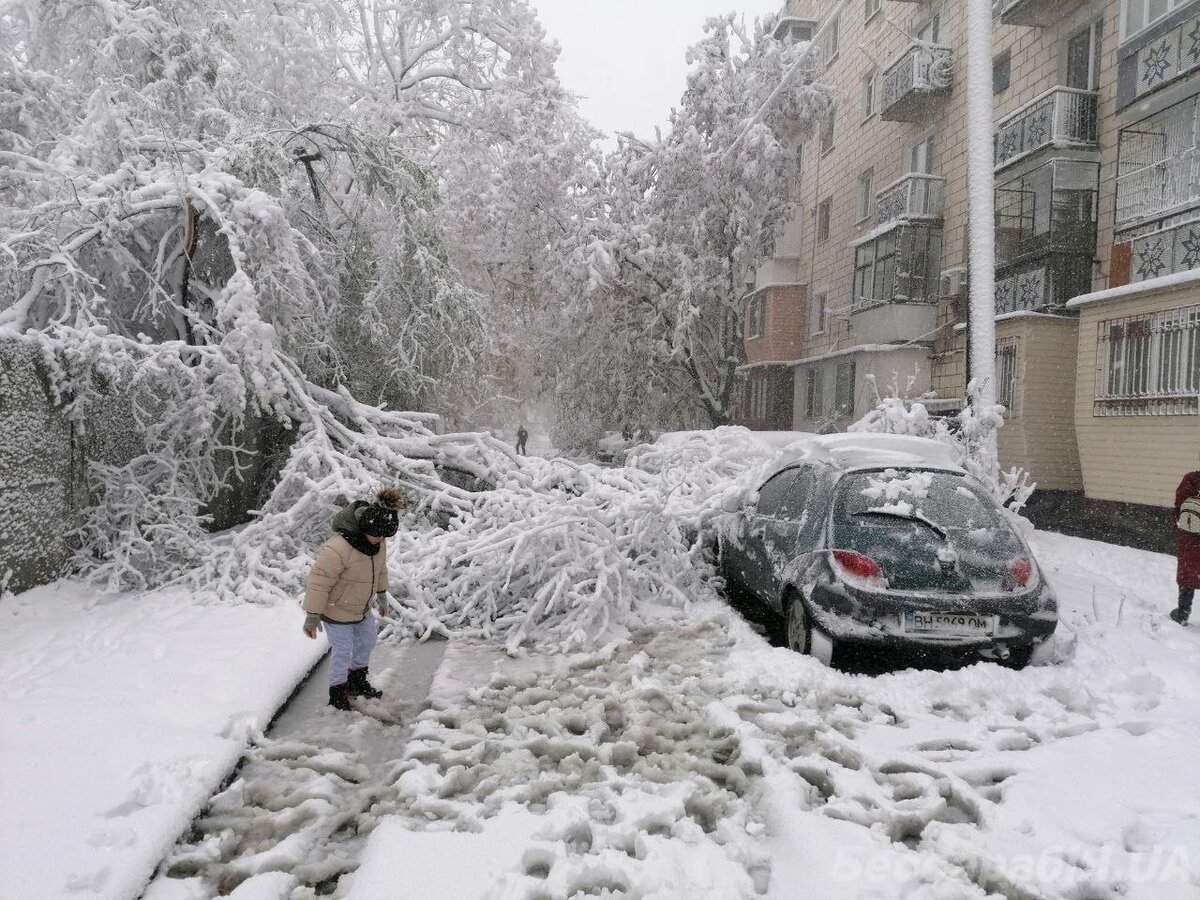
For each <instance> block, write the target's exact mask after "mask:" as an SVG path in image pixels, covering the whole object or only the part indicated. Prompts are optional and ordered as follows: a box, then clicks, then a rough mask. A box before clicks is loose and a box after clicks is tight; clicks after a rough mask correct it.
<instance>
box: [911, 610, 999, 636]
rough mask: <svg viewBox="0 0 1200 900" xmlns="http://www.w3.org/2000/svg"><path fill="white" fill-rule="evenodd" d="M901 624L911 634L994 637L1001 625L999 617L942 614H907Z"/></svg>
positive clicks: (972, 614) (971, 614)
mask: <svg viewBox="0 0 1200 900" xmlns="http://www.w3.org/2000/svg"><path fill="white" fill-rule="evenodd" d="M901 622H903V624H904V630H905V632H906V633H909V634H981V635H993V634H995V633H996V627H997V625H998V624H999V622H998V617H997V616H979V615H975V614H974V613H941V612H906V613H905V614H904V616H903V618H902V619H901Z"/></svg>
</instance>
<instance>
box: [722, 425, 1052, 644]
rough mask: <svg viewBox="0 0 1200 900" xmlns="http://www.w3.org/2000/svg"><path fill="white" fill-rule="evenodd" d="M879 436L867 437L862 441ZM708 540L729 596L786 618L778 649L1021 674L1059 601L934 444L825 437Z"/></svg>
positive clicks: (995, 509) (999, 518)
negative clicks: (854, 650)
mask: <svg viewBox="0 0 1200 900" xmlns="http://www.w3.org/2000/svg"><path fill="white" fill-rule="evenodd" d="M873 439H878V440H873ZM793 455H794V456H795V458H794V459H793V460H792V461H790V462H785V463H783V464H781V465H780V466H779V467H778V468H777V469H776V470H775V471H774V473H773V474H771V475H770V477H769V478H767V479H766V480H765V481H764V482H763V483H762V485H761V487H760V488H759V491H758V496H757V500H756V501H755V502H754V503H753V504H751V505H749V506H747V507H745V508H743V509H742V510H741V511H739V512H737V513H733V514H731V516H730V517H729V518H728V520H726V521H725V522H724V523H723V525H722V527H721V529H720V534H719V536H718V557H719V559H718V562H719V566H720V569H721V574H722V575H723V576H724V578H725V579H726V581H727V582H728V583H729V584H730V586H731V587H733V588H735V589H741V590H742V591H744V592H747V593H749V594H751V595H753V596H754V598H756V599H757V600H759V601H761V602H762V603H765V604H767V605H768V606H769V607H771V608H772V609H773V610H774V611H775V612H776V613H778V614H779V615H781V616H782V617H783V619H784V623H785V629H786V635H787V643H788V645H789V646H790V647H791V648H792V649H794V650H797V651H799V652H802V653H812V654H813V655H815V656H817V657H818V658H821V659H822V660H823V661H824V662H826V663H829V662H830V658H831V657H832V654H833V648H834V647H835V646H838V645H872V646H875V647H883V648H893V649H897V650H902V651H904V652H905V654H906V655H915V656H918V657H944V656H950V655H953V656H958V657H964V656H965V657H972V656H974V657H980V656H982V657H984V658H989V659H994V660H997V661H1001V662H1004V663H1005V664H1007V665H1010V666H1014V667H1018V668H1019V667H1022V666H1024V665H1026V664H1028V663H1029V662H1030V660H1031V658H1034V657H1035V653H1036V651H1037V650H1038V649H1039V648H1040V647H1043V646H1046V647H1047V648H1048V645H1047V644H1046V643H1045V642H1046V641H1047V639H1048V638H1049V637H1050V636H1051V635H1052V634H1053V633H1054V630H1055V626H1056V625H1057V622H1058V611H1057V609H1058V608H1057V602H1056V600H1055V597H1054V593H1053V591H1052V590H1051V589H1050V586H1049V585H1048V584H1047V583H1046V582H1045V580H1044V579H1043V578H1042V576H1041V572H1040V570H1039V568H1038V565H1037V562H1036V561H1035V560H1034V558H1033V555H1032V553H1031V552H1030V550H1029V547H1028V546H1027V545H1026V543H1025V541H1024V540H1023V539H1022V538H1021V536H1020V535H1019V534H1018V533H1017V531H1016V530H1015V529H1014V528H1013V525H1012V523H1011V522H1010V520H1009V518H1008V514H1007V513H1006V512H1004V511H1003V510H1002V509H1001V508H1000V507H999V505H998V504H997V503H996V501H995V500H994V499H993V498H992V497H991V495H990V494H989V493H988V492H987V490H986V489H985V488H984V487H983V486H982V485H981V484H980V483H979V482H977V481H976V480H975V479H974V478H972V477H971V476H969V475H967V474H966V473H965V472H964V471H963V470H962V469H961V468H959V467H958V466H957V465H955V464H954V463H953V461H952V459H951V458H950V457H949V455H948V453H947V452H946V448H944V447H943V446H942V445H940V444H935V443H934V442H932V441H926V440H923V439H921V438H909V437H897V436H891V435H836V436H834V435H831V436H827V437H819V438H813V439H812V440H811V441H810V442H808V443H807V444H806V445H804V446H802V447H801V448H799V449H797V450H795V451H794V454H793Z"/></svg>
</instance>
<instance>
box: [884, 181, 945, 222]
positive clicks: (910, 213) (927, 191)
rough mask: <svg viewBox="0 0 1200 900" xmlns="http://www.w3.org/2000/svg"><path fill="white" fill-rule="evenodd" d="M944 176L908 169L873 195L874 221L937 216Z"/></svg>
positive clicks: (943, 189) (940, 206)
mask: <svg viewBox="0 0 1200 900" xmlns="http://www.w3.org/2000/svg"><path fill="white" fill-rule="evenodd" d="M945 188H946V179H945V178H940V177H938V176H937V175H925V174H923V173H921V172H909V173H908V174H907V175H905V176H903V177H902V178H899V179H897V180H896V181H894V182H892V183H891V184H889V185H888V186H887V187H886V188H884V189H883V190H882V191H880V192H879V193H877V194H876V195H875V225H876V226H877V227H878V226H879V225H886V224H887V223H889V222H898V221H899V222H906V221H910V220H912V219H940V218H941V217H942V203H943V197H944V194H945Z"/></svg>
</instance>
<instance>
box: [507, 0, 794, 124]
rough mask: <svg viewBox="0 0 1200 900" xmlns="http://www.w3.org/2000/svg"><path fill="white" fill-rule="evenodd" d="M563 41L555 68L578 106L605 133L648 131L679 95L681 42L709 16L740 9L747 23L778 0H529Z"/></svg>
mask: <svg viewBox="0 0 1200 900" xmlns="http://www.w3.org/2000/svg"><path fill="white" fill-rule="evenodd" d="M530 2H531V3H532V5H533V7H534V8H535V9H536V10H537V13H538V18H540V19H541V20H542V24H543V25H544V26H545V28H546V31H547V32H549V34H550V37H551V38H552V39H553V40H555V41H557V42H558V44H559V46H560V47H561V48H562V55H561V56H560V57H559V60H558V75H559V78H560V79H561V80H562V82H563V84H564V85H565V86H566V87H567V88H568V89H569V90H571V91H574V92H575V93H576V94H579V95H580V97H581V100H580V109H581V111H582V113H583V115H584V117H585V118H587V119H589V120H590V121H591V122H592V124H593V125H595V126H596V127H597V128H599V129H601V130H602V131H606V132H608V133H609V134H610V135H611V134H612V133H613V132H615V131H632V132H633V133H634V134H637V135H642V136H650V135H652V134H653V132H654V126H655V125H665V124H666V122H667V115H668V114H669V113H670V110H671V107H672V106H676V105H678V103H679V98H680V96H681V95H682V94H683V86H684V76H685V74H686V72H687V64H686V62H685V60H684V54H685V52H686V51H687V48H688V47H690V46H691V45H692V44H694V43H696V42H697V41H698V40H700V38H701V37H702V35H703V30H702V29H703V25H704V20H705V19H707V18H708V17H709V16H714V15H720V14H722V13H727V12H731V11H733V12H738V13H741V14H743V15H744V16H745V17H746V21H747V23H749V22H751V21H753V20H754V19H755V18H756V17H761V16H764V15H766V14H767V13H776V12H778V11H779V10H780V9H782V8H783V0H530Z"/></svg>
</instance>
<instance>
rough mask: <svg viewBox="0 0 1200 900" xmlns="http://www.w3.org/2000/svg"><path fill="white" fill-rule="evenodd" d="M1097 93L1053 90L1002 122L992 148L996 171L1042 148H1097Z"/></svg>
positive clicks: (1068, 89)
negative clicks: (1068, 146)
mask: <svg viewBox="0 0 1200 900" xmlns="http://www.w3.org/2000/svg"><path fill="white" fill-rule="evenodd" d="M1098 99H1099V95H1098V94H1096V93H1095V92H1094V91H1081V90H1077V89H1075V88H1065V87H1056V88H1051V89H1050V90H1049V91H1047V92H1046V93H1044V94H1042V95H1041V96H1040V97H1038V98H1036V99H1035V100H1033V101H1032V102H1030V103H1027V104H1025V106H1023V107H1021V108H1020V109H1018V110H1017V111H1016V112H1014V113H1012V114H1011V115H1009V116H1006V117H1005V118H1004V119H1002V120H1001V121H1000V128H999V130H998V131H997V132H996V136H995V139H994V146H993V158H994V162H995V167H996V168H997V169H1000V168H1003V167H1004V166H1007V165H1009V164H1010V163H1012V162H1015V161H1016V160H1018V159H1020V158H1021V157H1023V156H1027V155H1029V154H1030V153H1033V152H1034V151H1036V150H1040V149H1041V148H1043V147H1057V146H1063V145H1071V146H1085V147H1096V146H1097V137H1096V104H1097V101H1098Z"/></svg>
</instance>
